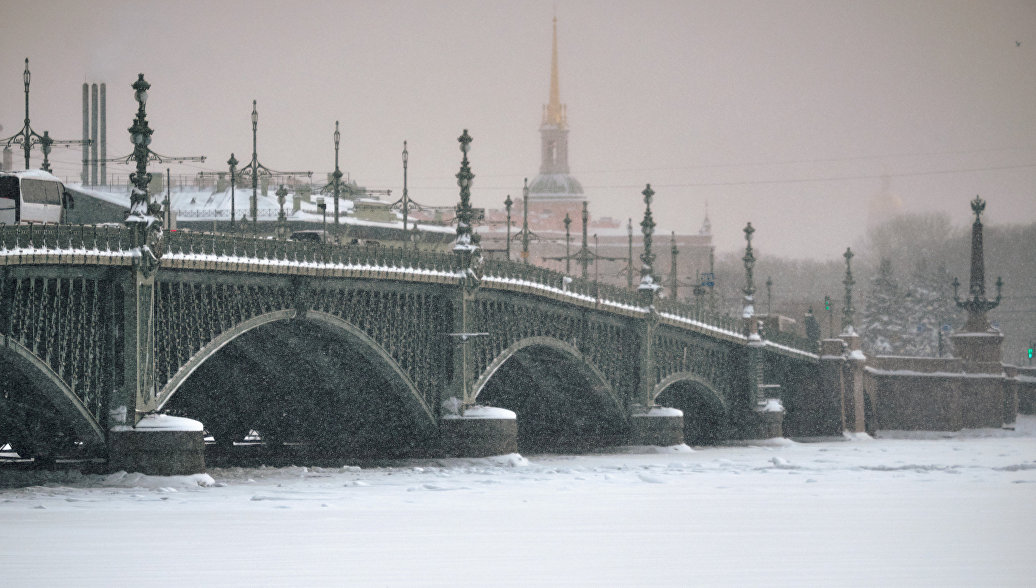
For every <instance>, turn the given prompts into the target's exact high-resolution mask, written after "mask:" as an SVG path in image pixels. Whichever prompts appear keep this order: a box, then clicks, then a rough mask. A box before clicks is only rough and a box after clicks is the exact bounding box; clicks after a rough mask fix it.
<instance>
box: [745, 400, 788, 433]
mask: <svg viewBox="0 0 1036 588" xmlns="http://www.w3.org/2000/svg"><path fill="white" fill-rule="evenodd" d="M736 427H737V430H736V436H737V437H738V438H739V439H773V438H775V437H783V436H784V407H783V406H782V405H781V401H780V400H778V399H776V398H768V399H767V400H766V402H765V403H764V404H761V405H759V406H757V407H755V409H753V410H752V411H751V412H749V413H747V414H746V415H745V416H744V418H743V419H742V420H740V421H739V422H738V423H737V425H736Z"/></svg>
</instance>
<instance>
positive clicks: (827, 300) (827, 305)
mask: <svg viewBox="0 0 1036 588" xmlns="http://www.w3.org/2000/svg"><path fill="white" fill-rule="evenodd" d="M824 310H831V297H830V296H824ZM1031 356H1032V354H1031V353H1030V357H1031Z"/></svg>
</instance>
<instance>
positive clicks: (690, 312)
mask: <svg viewBox="0 0 1036 588" xmlns="http://www.w3.org/2000/svg"><path fill="white" fill-rule="evenodd" d="M655 309H656V310H658V312H659V313H661V314H663V315H666V314H668V315H672V316H675V317H679V318H681V319H683V320H684V321H689V322H692V323H698V324H700V325H701V326H703V327H706V328H710V329H714V330H717V331H722V332H724V333H726V334H732V335H735V336H741V331H742V325H743V323H742V322H741V319H739V318H734V317H732V316H727V315H721V314H718V313H715V312H709V311H707V310H705V309H703V308H699V307H698V306H696V305H693V304H687V303H684V302H680V301H678V300H672V299H668V298H662V299H660V300H656V301H655Z"/></svg>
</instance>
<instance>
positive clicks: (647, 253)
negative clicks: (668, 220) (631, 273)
mask: <svg viewBox="0 0 1036 588" xmlns="http://www.w3.org/2000/svg"><path fill="white" fill-rule="evenodd" d="M641 194H643V195H644V220H642V221H640V231H641V233H643V235H644V252H643V253H641V254H640V262H641V263H640V286H638V288H637V289H638V290H639V291H640V292H650V293H651V296H654V293H655V291H656V290H658V284H656V283H655V276H654V266H655V254H654V253H652V252H651V235H652V234H654V232H655V219H654V218H653V217H652V216H651V198H652V197H653V196H654V195H655V191H654V190H652V189H651V184H648V185H647V186H646V187H645V188H644V191H643V192H641Z"/></svg>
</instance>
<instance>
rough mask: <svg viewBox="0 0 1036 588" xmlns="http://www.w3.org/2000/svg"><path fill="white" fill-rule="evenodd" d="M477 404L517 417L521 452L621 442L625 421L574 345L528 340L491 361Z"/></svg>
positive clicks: (545, 339)
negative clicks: (512, 413)
mask: <svg viewBox="0 0 1036 588" xmlns="http://www.w3.org/2000/svg"><path fill="white" fill-rule="evenodd" d="M474 389H475V399H476V401H478V402H479V403H480V404H485V405H489V406H497V407H500V408H506V409H509V410H513V411H514V412H515V413H517V415H518V445H519V449H520V450H523V451H538V450H546V451H554V450H570V449H573V448H580V447H583V448H585V447H593V446H600V445H608V444H621V443H624V440H625V436H626V435H627V434H628V427H629V419H628V415H627V414H626V410H625V408H624V406H623V403H622V401H621V400H620V398H619V396H618V394H616V392H615V390H614V388H613V387H612V385H611V384H610V383H609V382H608V380H607V378H606V377H605V376H604V374H603V373H602V372H601V371H600V370H599V369H598V368H597V367H596V366H594V365H593V363H592V362H591V361H590V360H589V359H588V358H587V357H585V356H584V355H583V354H582V353H581V352H580V351H579V349H577V348H576V347H574V346H573V345H571V344H569V343H567V342H565V341H561V340H558V339H555V338H553V337H542V336H536V337H527V338H525V339H521V340H519V341H516V342H515V343H513V344H511V345H510V346H509V347H507V348H506V349H504V350H503V351H502V352H501V353H500V354H499V355H498V356H497V357H496V358H494V359H493V361H492V362H490V364H489V366H488V367H487V368H486V369H485V370H484V371H483V373H482V375H481V376H480V377H479V379H478V381H477V382H476V384H475V387H474Z"/></svg>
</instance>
